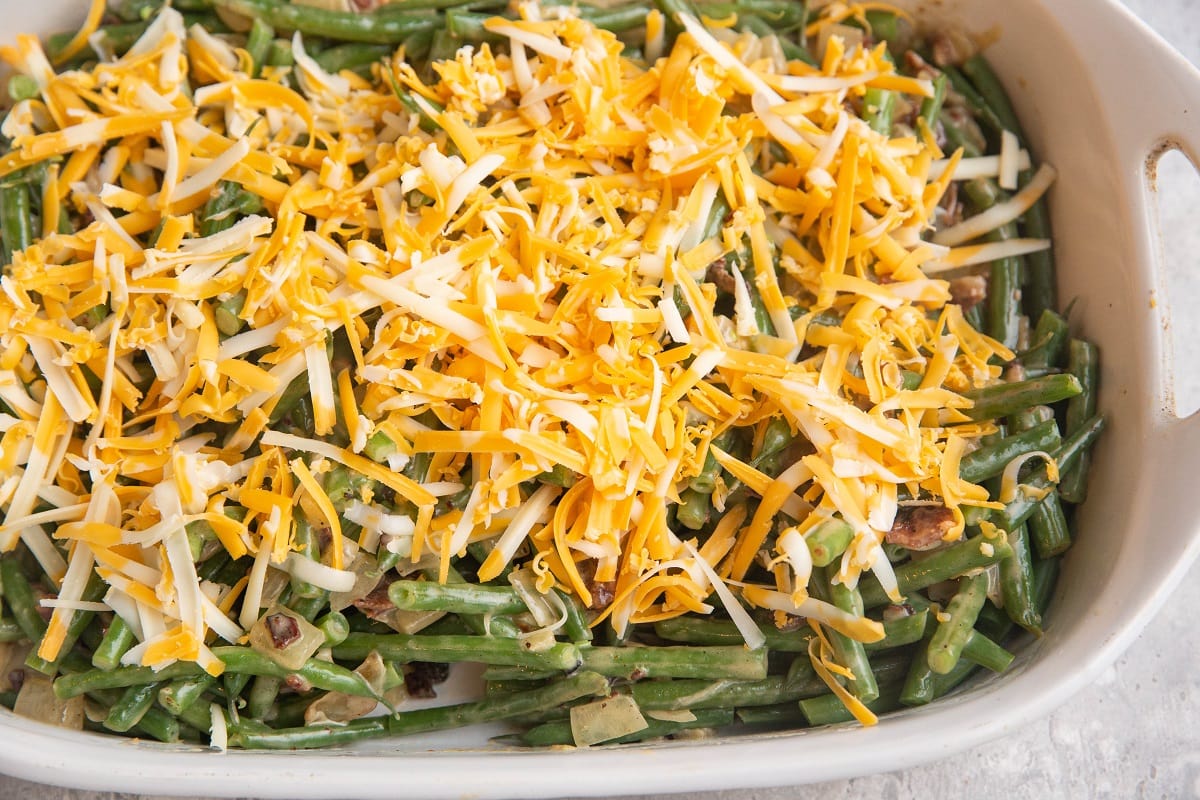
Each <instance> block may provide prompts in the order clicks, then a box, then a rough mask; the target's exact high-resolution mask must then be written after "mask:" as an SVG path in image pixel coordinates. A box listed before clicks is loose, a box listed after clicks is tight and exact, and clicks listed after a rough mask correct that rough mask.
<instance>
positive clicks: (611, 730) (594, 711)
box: [571, 694, 649, 747]
mask: <svg viewBox="0 0 1200 800" xmlns="http://www.w3.org/2000/svg"><path fill="white" fill-rule="evenodd" d="M647 727H649V723H647V722H646V718H645V717H643V716H642V712H641V710H640V709H639V708H638V705H637V703H636V702H635V701H634V699H633V698H632V697H630V696H629V695H627V694H618V695H613V696H612V697H608V698H605V699H604V700H597V701H596V702H594V703H585V704H584V705H581V706H574V707H572V709H571V737H572V738H573V739H574V740H575V744H576V745H578V746H579V747H587V746H589V745H593V744H599V743H600V742H607V741H609V740H610V739H617V738H619V737H621V736H628V735H629V734H631V733H637V732H638V731H641V730H645V729H646V728H647Z"/></svg>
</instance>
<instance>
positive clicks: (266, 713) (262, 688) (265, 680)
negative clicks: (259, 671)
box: [246, 675, 283, 721]
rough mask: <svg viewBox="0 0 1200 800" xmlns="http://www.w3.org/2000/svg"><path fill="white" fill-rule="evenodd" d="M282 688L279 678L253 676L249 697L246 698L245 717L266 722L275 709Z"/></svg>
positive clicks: (281, 681)
mask: <svg viewBox="0 0 1200 800" xmlns="http://www.w3.org/2000/svg"><path fill="white" fill-rule="evenodd" d="M282 686H283V680H282V679H281V678H275V677H272V676H269V675H257V676H255V678H254V680H253V681H252V682H251V683H250V696H249V697H248V698H246V716H248V717H250V719H261V720H263V721H266V720H267V719H268V718H269V717H270V715H271V712H272V711H273V710H274V708H275V701H276V700H277V699H278V698H279V689H280V688H281V687H282Z"/></svg>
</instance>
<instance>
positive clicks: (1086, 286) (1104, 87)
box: [0, 2, 1200, 797]
mask: <svg viewBox="0 0 1200 800" xmlns="http://www.w3.org/2000/svg"><path fill="white" fill-rule="evenodd" d="M985 5H986V4H984V3H981V2H980V3H974V4H972V3H968V2H963V3H960V4H952V5H948V6H946V7H942V8H940V9H939V10H938V12H937V13H938V16H939V18H945V22H946V23H948V24H950V25H954V26H958V27H965V28H967V29H970V30H976V31H985V30H989V29H991V28H992V27H993V26H999V31H1000V33H1001V38H1000V40H999V42H998V44H997V45H996V46H995V47H994V48H993V49H992V51H991V52H990V55H991V56H992V58H993V59H994V60H995V62H996V64H997V66H998V68H999V69H1000V71H1001V73H1002V74H1003V75H1005V76H1006V78H1007V79H1008V81H1009V85H1010V89H1011V90H1012V91H1013V93H1014V95H1015V101H1016V102H1017V105H1018V107H1019V110H1020V112H1021V115H1022V118H1023V120H1024V121H1025V123H1026V125H1027V127H1028V129H1029V130H1030V132H1031V134H1032V136H1033V139H1034V145H1035V147H1036V148H1037V150H1038V151H1039V153H1040V154H1041V155H1042V156H1043V157H1044V158H1045V159H1046V160H1047V161H1049V162H1051V163H1053V164H1055V165H1056V166H1057V167H1058V168H1059V170H1060V172H1061V175H1062V178H1061V179H1060V183H1059V188H1058V189H1057V190H1056V193H1055V196H1054V213H1055V222H1056V228H1057V236H1056V239H1057V242H1058V246H1059V256H1060V260H1061V263H1062V276H1061V288H1062V291H1063V292H1064V296H1067V297H1071V296H1076V295H1079V296H1081V297H1082V298H1083V300H1082V302H1081V303H1080V305H1079V306H1078V307H1077V310H1078V312H1079V314H1080V320H1081V323H1082V326H1083V329H1084V330H1085V331H1086V332H1087V334H1088V335H1090V336H1092V337H1093V338H1095V339H1096V340H1097V341H1098V342H1099V344H1100V346H1101V347H1102V348H1104V350H1105V352H1106V368H1105V369H1106V371H1105V374H1104V382H1105V385H1106V387H1107V390H1106V392H1105V395H1104V399H1103V404H1104V406H1105V411H1106V412H1107V413H1108V414H1109V415H1110V417H1111V418H1112V419H1113V421H1114V426H1113V431H1112V433H1111V434H1110V436H1109V437H1107V439H1106V442H1107V443H1106V444H1105V445H1104V446H1103V449H1102V452H1101V453H1100V454H1099V455H1098V457H1097V472H1096V475H1095V478H1094V480H1095V481H1096V483H1095V484H1094V486H1093V501H1092V503H1091V504H1089V505H1088V506H1087V508H1086V509H1085V512H1084V518H1083V519H1082V520H1081V524H1080V530H1081V534H1082V535H1081V538H1083V539H1084V542H1083V543H1082V546H1081V547H1080V548H1079V549H1078V550H1077V551H1076V552H1075V553H1074V554H1073V555H1072V556H1071V558H1070V559H1069V561H1068V565H1067V568H1066V572H1065V575H1064V579H1063V584H1062V591H1061V592H1060V595H1059V597H1058V599H1057V601H1056V603H1055V608H1054V610H1053V613H1052V615H1051V618H1050V620H1049V626H1048V629H1047V634H1046V636H1045V637H1044V638H1043V639H1041V640H1039V641H1038V642H1036V643H1032V644H1031V645H1030V646H1028V647H1026V648H1025V649H1024V650H1023V651H1022V654H1021V662H1020V664H1019V665H1018V667H1017V668H1016V669H1015V670H1014V671H1013V672H1012V673H1010V674H1008V675H1005V676H1004V677H1001V678H998V679H994V680H991V681H987V682H984V683H982V684H980V685H979V686H977V687H976V688H975V689H974V690H973V691H971V692H967V693H963V694H960V695H958V696H956V697H955V698H952V699H950V700H948V701H945V702H942V703H940V704H939V705H937V706H935V707H932V708H930V709H925V710H922V711H919V712H907V713H902V714H898V715H894V716H892V717H889V718H887V719H885V720H884V722H883V724H881V725H880V726H879V727H878V728H876V729H872V730H854V731H819V732H813V733H805V734H787V735H778V736H768V737H744V738H738V739H731V740H726V741H722V742H718V743H713V742H709V743H703V744H694V743H693V744H672V745H670V746H665V747H654V748H631V749H622V750H596V751H580V752H575V753H570V754H566V753H532V754H524V753H523V754H515V753H502V752H496V751H494V750H491V749H487V748H484V747H483V741H484V740H483V737H482V736H472V738H471V739H470V740H467V739H464V738H463V737H461V736H455V735H447V736H443V737H441V738H439V739H422V740H420V741H412V742H407V741H405V742H398V743H395V744H392V743H388V744H386V745H382V746H377V747H372V748H370V749H364V750H362V751H360V752H357V753H355V754H354V755H353V756H349V755H348V754H347V753H338V752H331V753H317V754H311V753H310V754H305V756H306V757H304V758H301V757H299V756H288V755H278V754H272V755H261V754H241V753H239V754H230V755H227V756H223V757H221V756H215V755H212V754H208V753H203V752H198V751H192V750H184V749H169V748H156V747H147V746H144V745H139V744H130V743H122V742H115V741H110V740H106V739H101V738H96V737H88V736H82V735H79V734H70V733H67V732H62V731H53V730H47V729H45V728H43V727H41V726H37V725H35V724H34V723H29V722H27V721H24V720H20V719H12V720H11V721H10V722H6V725H5V727H4V729H3V732H0V737H3V738H2V741H3V742H4V745H5V746H4V748H3V753H4V755H3V756H2V757H0V767H3V769H5V770H6V771H10V772H15V773H18V774H22V775H25V776H27V777H34V778H40V779H43V780H45V779H50V780H54V781H59V782H68V783H76V784H87V785H89V786H90V787H97V786H100V785H104V786H106V787H111V788H122V789H132V788H136V789H141V790H161V789H162V788H167V789H172V788H175V787H180V788H185V789H186V790H187V791H189V792H197V791H202V792H206V793H209V794H216V793H221V794H244V793H245V792H246V787H247V786H253V787H255V790H256V791H257V792H258V793H260V794H262V795H264V796H287V797H304V796H330V795H338V796H383V795H387V796H395V795H396V794H397V793H398V791H402V792H403V793H405V794H411V795H412V796H457V795H474V796H512V795H522V796H537V795H547V794H560V793H562V792H564V791H569V792H571V793H574V794H580V793H596V794H610V793H614V792H621V791H633V790H638V791H645V790H657V789H663V788H669V789H672V790H677V791H678V790H687V789H693V788H716V787H720V786H734V785H737V786H749V785H755V784H767V783H794V782H798V781H801V780H818V779H828V778H833V777H841V776H845V775H849V774H852V773H855V772H861V771H864V770H877V769H879V770H881V769H893V768H897V767H901V766H907V765H911V764H915V763H919V762H920V761H924V760H929V759H932V758H936V757H939V756H944V755H947V754H949V753H951V752H953V751H955V750H958V749H961V748H964V747H967V746H970V745H972V744H975V743H977V742H979V741H982V740H983V739H985V738H988V737H991V736H995V735H1000V734H1003V733H1005V732H1007V731H1009V730H1013V729H1015V728H1016V727H1018V726H1019V725H1021V724H1023V723H1024V722H1026V721H1027V720H1028V719H1030V718H1031V717H1033V716H1035V715H1039V714H1041V713H1044V712H1045V711H1046V710H1048V709H1049V708H1050V707H1052V706H1053V705H1054V704H1055V703H1057V702H1062V701H1063V700H1065V699H1066V698H1067V697H1069V695H1070V694H1071V693H1072V692H1073V691H1074V690H1075V689H1077V688H1078V687H1079V686H1081V685H1083V684H1084V683H1085V682H1086V681H1087V680H1089V679H1090V678H1091V677H1092V676H1093V675H1094V674H1095V673H1096V672H1097V671H1098V670H1099V669H1100V668H1101V667H1102V666H1103V665H1105V664H1106V663H1108V662H1109V661H1111V660H1112V659H1113V658H1115V657H1116V655H1117V653H1118V652H1119V650H1120V649H1121V648H1122V647H1123V646H1124V645H1125V644H1127V643H1128V642H1129V641H1131V639H1132V638H1133V636H1134V635H1136V633H1137V631H1138V630H1139V629H1140V627H1141V625H1142V624H1143V623H1144V621H1145V620H1146V619H1147V618H1148V617H1149V615H1150V614H1151V613H1153V611H1154V609H1155V608H1156V607H1157V605H1158V603H1159V602H1161V600H1162V599H1163V598H1164V597H1165V596H1166V594H1167V592H1168V591H1169V589H1170V587H1171V585H1172V584H1173V582H1174V581H1175V580H1177V579H1178V577H1179V575H1180V574H1181V573H1182V570H1183V568H1184V567H1185V566H1186V564H1187V563H1188V561H1190V558H1191V557H1192V556H1193V555H1194V553H1195V549H1196V546H1197V545H1196V542H1195V537H1194V535H1192V534H1194V532H1195V531H1194V528H1195V524H1194V521H1189V520H1188V519H1186V516H1187V515H1186V513H1185V512H1184V511H1183V509H1184V508H1185V503H1184V500H1185V499H1186V495H1185V492H1186V491H1187V488H1188V486H1189V485H1190V481H1189V479H1188V478H1189V476H1188V473H1189V472H1190V470H1189V469H1187V467H1188V455H1189V454H1190V453H1191V452H1194V451H1195V445H1196V444H1197V443H1198V442H1197V441H1196V439H1197V433H1196V423H1194V422H1192V421H1189V420H1178V419H1175V418H1174V416H1173V415H1172V414H1171V411H1170V409H1171V407H1172V405H1173V400H1172V391H1171V375H1172V372H1173V367H1172V366H1171V365H1170V364H1169V363H1168V361H1167V359H1166V357H1165V348H1164V346H1163V344H1162V340H1161V339H1160V337H1161V335H1162V325H1163V323H1164V322H1165V321H1166V317H1165V313H1166V308H1165V306H1166V304H1165V303H1164V302H1161V298H1156V297H1155V293H1156V291H1157V289H1158V287H1159V286H1160V280H1159V276H1158V275H1157V274H1156V272H1155V271H1154V241H1153V235H1152V232H1153V226H1152V219H1151V214H1150V212H1149V204H1148V201H1149V193H1148V191H1147V180H1148V177H1149V175H1150V169H1151V168H1152V166H1153V160H1152V156H1153V155H1154V154H1155V153H1156V151H1157V150H1158V149H1159V148H1160V146H1161V145H1162V143H1163V142H1164V141H1177V142H1179V143H1180V144H1182V145H1183V146H1184V147H1187V146H1188V144H1189V142H1188V141H1187V139H1186V137H1187V134H1188V132H1187V129H1186V126H1185V123H1186V120H1187V119H1188V116H1187V114H1188V111H1189V109H1190V110H1191V112H1192V113H1193V114H1194V113H1196V109H1197V105H1196V103H1197V102H1198V101H1200V89H1198V88H1197V87H1198V86H1200V84H1198V83H1197V81H1196V77H1195V75H1194V73H1193V72H1190V71H1189V69H1188V68H1187V67H1186V65H1184V64H1182V62H1179V61H1174V60H1172V57H1171V56H1170V55H1169V52H1168V53H1167V54H1165V55H1164V54H1163V52H1162V51H1161V50H1159V49H1157V47H1158V46H1157V45H1156V44H1155V43H1154V40H1153V38H1152V37H1150V36H1149V35H1148V34H1145V33H1144V32H1143V31H1142V29H1141V28H1140V27H1138V25H1137V23H1136V22H1135V21H1133V20H1132V19H1129V18H1127V17H1126V15H1123V14H1122V13H1121V11H1120V9H1119V8H1116V7H1110V6H1107V5H1101V6H1099V7H1095V6H1094V4H1087V8H1084V4H1083V3H1082V2H1075V3H1070V2H1067V3H1061V4H1058V5H1057V6H1056V7H1055V8H1054V9H1048V8H1047V9H1043V8H1040V7H1038V6H1036V5H1034V4H1031V3H1022V4H1006V6H1005V7H1004V8H1003V13H1002V14H1001V12H1000V11H997V10H996V9H989V8H987V7H985ZM60 10H61V9H54V8H53V7H50V6H48V7H46V8H44V9H41V10H40V11H42V12H43V14H44V15H39V18H38V19H29V20H26V19H20V15H19V14H10V15H9V17H8V18H9V19H10V22H11V23H12V25H13V27H12V29H14V30H36V29H43V28H45V27H48V26H47V25H43V24H40V22H41V21H42V20H52V21H54V22H53V25H54V26H58V25H59V24H60V23H59V22H58V20H61V19H63V16H61V15H59V14H57V13H55V12H56V11H60ZM14 18H16V19H14ZM1068 22H1069V24H1070V30H1071V31H1072V32H1071V34H1070V35H1069V36H1068V34H1067V33H1066V31H1067V28H1068ZM1017 32H1019V35H1017ZM1118 40H1119V41H1122V42H1124V43H1125V44H1124V45H1123V46H1122V47H1121V48H1113V47H1112V43H1113V42H1115V41H1118ZM1035 62H1036V66H1035ZM1145 75H1155V76H1156V77H1157V79H1156V81H1155V82H1154V84H1153V86H1154V90H1153V91H1147V90H1146V87H1144V86H1142V85H1140V82H1141V81H1143V80H1144V77H1143V76H1145ZM1045 76H1053V81H1048V80H1046V79H1045ZM1134 81H1138V82H1139V83H1138V84H1135V83H1134ZM1189 87H1190V88H1189ZM1189 91H1190V95H1189V94H1188V92H1189ZM1104 98H1116V99H1114V100H1113V101H1112V105H1111V107H1106V106H1105V100H1104ZM1118 100H1119V102H1118ZM1190 152H1191V153H1192V154H1193V155H1194V154H1195V153H1196V149H1195V147H1194V143H1193V145H1192V149H1191V150H1190ZM1148 159H1150V160H1148ZM1114 320H1120V324H1119V325H1114V324H1111V323H1112V321H1114ZM1102 520H1103V521H1104V522H1105V523H1106V525H1105V526H1104V528H1103V529H1102V528H1101V527H1100V524H1099V523H1100V522H1101V521H1102ZM1189 525H1190V527H1189ZM998 709H1002V710H1000V711H998ZM476 745H478V748H477V749H471V748H473V747H475V746H476ZM433 748H445V749H437V750H435V751H433V752H431V749H433ZM464 748H465V749H464ZM864 752H870V753H871V758H870V759H869V760H867V759H865V758H864V757H863V753H864ZM447 774H450V775H454V776H455V778H454V780H453V782H447V781H446V778H445V776H446V775H447ZM400 775H403V785H402V787H397V785H396V784H397V782H398V781H396V779H395V777H394V776H400ZM110 776H111V777H110ZM588 776H590V777H591V779H587V777H588ZM599 776H605V777H604V780H600V779H599ZM572 778H574V780H571V779H572ZM580 778H584V780H580ZM168 781H169V782H170V783H169V784H168V783H166V782H168ZM581 784H582V785H581Z"/></svg>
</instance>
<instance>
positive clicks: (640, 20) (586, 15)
mask: <svg viewBox="0 0 1200 800" xmlns="http://www.w3.org/2000/svg"><path fill="white" fill-rule="evenodd" d="M648 11H649V8H647V7H646V6H644V5H642V4H641V3H634V4H632V5H627V6H615V7H613V8H603V7H600V6H590V5H581V6H579V16H580V18H582V19H586V20H587V21H588V22H590V23H592V24H593V25H595V26H596V27H597V28H603V29H604V30H606V31H612V32H613V33H625V32H626V31H632V30H636V29H638V28H642V27H644V26H645V24H646V13H647V12H648Z"/></svg>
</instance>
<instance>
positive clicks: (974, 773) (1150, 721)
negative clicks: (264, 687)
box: [0, 0, 1200, 800]
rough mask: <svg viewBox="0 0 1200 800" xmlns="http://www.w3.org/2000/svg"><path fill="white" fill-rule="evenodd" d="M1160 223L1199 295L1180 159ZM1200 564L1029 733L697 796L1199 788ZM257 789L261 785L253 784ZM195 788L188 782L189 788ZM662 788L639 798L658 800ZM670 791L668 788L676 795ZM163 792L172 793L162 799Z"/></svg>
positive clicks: (1141, 794)
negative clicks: (956, 751) (870, 768)
mask: <svg viewBox="0 0 1200 800" xmlns="http://www.w3.org/2000/svg"><path fill="white" fill-rule="evenodd" d="M1124 2H1125V4H1126V5H1127V6H1128V7H1129V8H1130V9H1131V10H1133V11H1134V13H1136V14H1138V16H1140V17H1141V18H1142V19H1143V20H1145V21H1146V22H1147V23H1149V24H1150V25H1151V26H1152V27H1153V28H1154V29H1155V30H1157V31H1158V32H1159V33H1160V34H1161V35H1163V36H1164V37H1165V38H1166V39H1168V40H1169V41H1170V42H1171V43H1172V44H1173V45H1174V46H1175V47H1176V48H1178V49H1179V50H1180V51H1181V52H1182V53H1183V54H1184V55H1185V56H1187V58H1188V59H1190V60H1191V61H1192V62H1193V63H1197V64H1200V0H1124ZM1159 187H1160V190H1161V192H1162V194H1163V196H1164V198H1165V200H1164V203H1163V206H1164V207H1163V209H1162V215H1161V225H1162V229H1163V232H1164V236H1165V239H1166V245H1167V249H1166V255H1167V261H1168V263H1169V264H1171V265H1172V266H1173V269H1174V275H1173V276H1172V278H1171V284H1172V289H1173V291H1172V295H1174V296H1179V295H1183V296H1186V297H1189V298H1196V297H1200V255H1198V254H1200V224H1197V221H1198V217H1197V211H1196V209H1198V208H1200V178H1198V177H1197V176H1196V175H1195V174H1193V173H1190V172H1189V171H1188V169H1187V168H1186V166H1185V165H1184V164H1183V159H1177V160H1174V161H1171V162H1168V163H1167V164H1164V166H1163V169H1162V170H1161V171H1160V176H1159ZM1183 316H1184V315H1183V314H1179V313H1177V314H1176V315H1175V319H1174V332H1175V337H1176V345H1175V347H1176V356H1177V358H1178V361H1179V366H1180V369H1179V371H1178V374H1179V386H1178V389H1179V394H1180V403H1181V405H1182V406H1183V407H1184V408H1195V407H1196V406H1198V405H1200V315H1197V316H1196V317H1195V318H1194V319H1193V320H1187V319H1184V318H1183ZM1197 608H1200V566H1197V567H1193V568H1192V570H1191V571H1190V573H1188V575H1186V576H1185V577H1184V580H1183V583H1182V585H1181V586H1180V588H1179V589H1178V590H1177V592H1176V595H1175V596H1174V597H1173V598H1172V600H1171V601H1170V602H1169V603H1168V605H1167V607H1166V608H1165V609H1164V610H1163V611H1162V612H1161V613H1160V614H1159V615H1158V617H1157V618H1155V619H1154V621H1153V622H1151V624H1150V625H1149V627H1147V629H1146V631H1145V632H1144V633H1143V634H1142V636H1141V638H1140V639H1138V640H1137V641H1136V642H1135V643H1134V645H1133V646H1132V647H1131V648H1130V650H1129V651H1128V652H1127V653H1126V654H1125V655H1124V656H1123V657H1122V658H1121V659H1120V660H1118V661H1117V663H1116V664H1115V665H1114V666H1113V667H1111V668H1110V669H1108V670H1107V671H1106V672H1104V673H1103V674H1102V676H1101V677H1100V679H1099V680H1098V681H1097V682H1096V683H1095V684H1094V685H1092V686H1091V687H1089V688H1088V689H1086V690H1084V691H1083V692H1081V693H1080V694H1079V695H1078V696H1076V697H1075V698H1074V699H1072V700H1071V701H1070V702H1069V703H1068V704H1067V705H1066V706H1064V707H1062V708H1060V709H1059V710H1058V711H1056V712H1055V713H1053V714H1052V715H1050V716H1049V717H1048V718H1046V719H1044V720H1042V721H1040V722H1038V723H1036V724H1034V725H1032V726H1030V728H1029V729H1028V730H1027V731H1025V732H1024V733H1022V734H1019V735H1015V736H1010V737H1008V738H1006V739H1001V740H999V741H996V742H992V743H990V744H986V745H984V746H982V747H978V748H975V749H973V750H970V751H968V752H966V753H964V754H962V755H960V756H957V757H955V758H953V759H949V760H946V761H941V762H937V763H934V764H930V765H926V766H922V767H916V768H913V769H909V770H904V771H901V772H893V773H887V774H883V775H874V776H869V777H865V778H858V779H854V780H848V781H836V782H832V783H823V784H816V785H812V786H807V787H785V788H779V789H758V790H740V791H736V790H735V791H727V792H711V793H700V794H693V795H691V800H734V799H735V798H736V800H785V798H787V799H788V800H791V799H792V798H822V800H840V799H842V798H846V799H847V800H848V799H849V798H859V797H869V798H879V800H889V799H891V798H906V797H916V798H941V797H964V796H967V795H968V794H969V795H970V796H971V797H972V800H991V799H992V798H995V799H996V800H1010V799H1011V798H1034V797H1036V798H1043V799H1044V800H1056V799H1058V798H1063V799H1064V800H1065V799H1066V798H1081V797H1114V798H1182V797H1200V722H1198V720H1200V670H1196V669H1194V665H1196V664H1200V635H1197V631H1196V627H1195V610H1196V609H1197ZM247 788H248V793H249V794H252V789H251V788H250V787H247ZM181 790H184V791H186V787H181ZM659 797H660V796H655V798H651V797H643V798H631V800H658V799H659ZM666 797H667V796H661V798H662V800H666ZM0 800H159V796H154V797H150V796H139V795H131V794H114V793H112V792H95V791H85V790H72V789H60V788H56V787H51V786H44V785H41V784H35V783H30V782H27V781H22V780H18V779H15V778H8V777H4V776H0ZM163 800H165V798H163Z"/></svg>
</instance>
